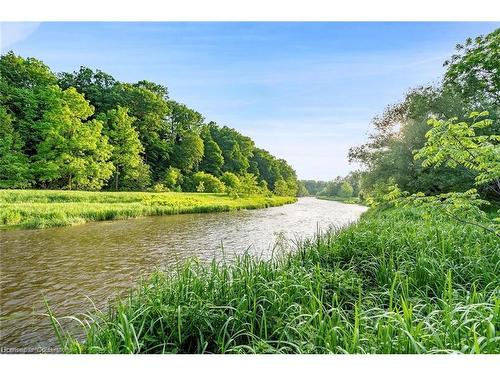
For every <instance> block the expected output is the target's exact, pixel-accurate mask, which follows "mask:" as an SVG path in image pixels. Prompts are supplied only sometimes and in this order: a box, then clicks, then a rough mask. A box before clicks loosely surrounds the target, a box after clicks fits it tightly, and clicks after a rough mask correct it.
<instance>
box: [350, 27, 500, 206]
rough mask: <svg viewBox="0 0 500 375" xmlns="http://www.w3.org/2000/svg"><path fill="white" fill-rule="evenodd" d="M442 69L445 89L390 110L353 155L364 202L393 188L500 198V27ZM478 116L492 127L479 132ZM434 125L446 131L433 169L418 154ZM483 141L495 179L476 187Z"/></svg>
mask: <svg viewBox="0 0 500 375" xmlns="http://www.w3.org/2000/svg"><path fill="white" fill-rule="evenodd" d="M444 67H445V69H446V70H445V73H444V78H443V79H442V81H441V82H440V83H439V84H437V85H431V86H421V87H417V88H414V89H412V90H410V91H409V92H408V93H407V94H406V95H405V97H404V99H403V100H402V101H401V102H399V103H395V104H393V105H390V106H388V107H387V108H386V109H385V111H384V112H383V113H382V114H381V115H380V116H377V117H375V118H374V119H373V125H374V127H375V132H373V133H372V134H371V135H370V137H369V141H368V142H367V143H365V144H363V145H360V146H356V147H352V148H351V149H350V151H349V159H350V161H353V162H357V163H361V164H362V165H363V167H364V170H363V171H362V172H360V174H359V183H360V189H359V191H360V195H361V196H362V197H363V196H364V197H365V198H367V197H377V196H378V197H380V196H382V195H383V194H386V193H387V191H388V187H389V186H398V187H399V188H400V189H401V190H404V191H407V192H409V193H417V192H420V193H422V194H425V195H434V196H435V195H439V194H444V193H451V192H463V191H466V190H467V189H470V188H471V187H473V186H474V187H475V188H477V190H478V193H479V194H480V196H481V197H483V198H485V199H487V200H490V201H492V200H493V201H496V200H498V198H499V193H500V185H499V181H500V145H499V143H498V141H499V140H500V138H499V137H498V135H499V134H500V122H499V118H500V29H496V30H495V31H493V32H492V33H490V34H488V35H485V36H478V37H476V38H474V39H472V38H468V39H467V40H466V41H465V42H464V43H463V44H459V45H457V46H456V51H455V53H454V54H453V56H451V57H450V58H449V59H448V60H447V61H445V63H444ZM477 114H482V117H487V118H488V123H489V124H490V125H489V126H481V127H476V128H475V129H474V128H473V127H472V126H471V125H469V124H470V122H471V118H472V117H475V116H477ZM436 121H437V122H438V123H446V124H448V126H447V127H441V128H439V133H440V134H441V135H442V136H443V137H442V139H441V140H442V141H443V142H442V143H441V144H440V146H439V147H434V149H433V151H432V152H433V153H435V156H434V157H436V158H438V159H440V161H439V162H436V163H432V167H429V163H426V162H425V158H422V157H419V150H422V149H424V148H428V147H429V141H430V139H431V138H429V136H430V135H431V134H433V132H436V130H435V127H436ZM455 128H463V129H464V133H463V134H461V135H460V136H459V133H457V132H456V129H455ZM431 130H432V132H431ZM462 136H463V137H462ZM444 137H448V138H449V139H447V140H445V138H444ZM481 137H483V138H481ZM495 139H496V140H495ZM478 140H481V141H482V142H483V146H485V147H487V148H488V149H489V151H491V152H489V153H488V155H489V156H488V157H489V158H491V160H489V161H488V162H489V163H488V165H489V168H490V169H491V170H492V172H491V173H493V174H494V176H492V178H491V179H490V180H488V182H487V183H483V184H480V185H478V186H476V184H475V182H476V180H477V178H478V176H479V175H480V173H481V172H480V171H478V170H477V169H476V168H471V166H472V164H474V161H473V159H477V158H478V157H479V156H480V154H481V150H480V147H478V143H477V142H476V141H478ZM453 143H456V144H457V145H458V148H456V149H455V153H451V152H449V150H450V147H451V146H452V144H453ZM465 156H467V157H469V158H470V159H467V158H466V157H465Z"/></svg>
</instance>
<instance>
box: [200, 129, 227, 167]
mask: <svg viewBox="0 0 500 375" xmlns="http://www.w3.org/2000/svg"><path fill="white" fill-rule="evenodd" d="M201 138H202V139H203V145H204V147H203V149H204V153H203V158H202V160H201V163H200V170H202V171H204V172H207V173H210V174H213V175H214V176H220V174H221V171H222V166H223V165H224V157H223V156H222V151H221V149H220V147H219V145H218V144H217V143H216V142H214V140H213V139H212V135H211V134H210V131H209V130H208V129H204V131H202V133H201Z"/></svg>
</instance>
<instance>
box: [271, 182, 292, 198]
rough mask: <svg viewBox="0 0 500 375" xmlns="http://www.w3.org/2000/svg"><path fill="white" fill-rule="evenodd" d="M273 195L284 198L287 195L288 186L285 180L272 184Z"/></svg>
mask: <svg viewBox="0 0 500 375" xmlns="http://www.w3.org/2000/svg"><path fill="white" fill-rule="evenodd" d="M274 194H276V195H281V196H283V197H286V196H288V195H290V194H289V192H288V185H287V183H286V181H285V180H281V179H280V180H278V181H276V182H275V183H274Z"/></svg>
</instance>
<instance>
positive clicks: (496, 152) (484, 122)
mask: <svg viewBox="0 0 500 375" xmlns="http://www.w3.org/2000/svg"><path fill="white" fill-rule="evenodd" d="M487 115H488V112H483V113H478V112H473V113H471V114H470V115H469V118H470V119H472V121H473V122H472V123H471V124H469V123H467V122H465V121H461V122H458V120H457V118H452V119H450V120H437V119H435V118H431V119H430V120H429V122H428V123H429V125H430V126H432V129H431V130H429V131H428V132H427V133H426V135H425V137H426V138H427V142H426V144H425V146H424V147H423V148H422V149H420V150H419V151H418V152H416V154H415V158H416V159H424V162H423V163H422V165H423V166H424V167H428V166H437V167H438V166H440V165H442V164H446V165H447V166H449V167H451V168H456V167H457V166H459V165H460V166H463V167H464V168H466V169H469V170H471V171H473V172H476V176H475V182H476V185H483V184H491V187H492V189H494V190H495V191H496V192H497V194H499V195H500V135H499V134H491V135H478V134H477V131H478V130H482V129H484V128H486V127H489V126H491V124H492V123H493V122H492V121H491V120H489V119H484V118H483V119H481V120H480V119H479V118H481V117H484V116H487Z"/></svg>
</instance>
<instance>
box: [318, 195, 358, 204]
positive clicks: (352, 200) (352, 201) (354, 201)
mask: <svg viewBox="0 0 500 375" xmlns="http://www.w3.org/2000/svg"><path fill="white" fill-rule="evenodd" d="M316 199H323V200H325V201H335V202H342V203H347V204H360V203H361V199H359V198H358V197H350V198H342V197H333V196H328V195H316Z"/></svg>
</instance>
